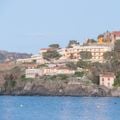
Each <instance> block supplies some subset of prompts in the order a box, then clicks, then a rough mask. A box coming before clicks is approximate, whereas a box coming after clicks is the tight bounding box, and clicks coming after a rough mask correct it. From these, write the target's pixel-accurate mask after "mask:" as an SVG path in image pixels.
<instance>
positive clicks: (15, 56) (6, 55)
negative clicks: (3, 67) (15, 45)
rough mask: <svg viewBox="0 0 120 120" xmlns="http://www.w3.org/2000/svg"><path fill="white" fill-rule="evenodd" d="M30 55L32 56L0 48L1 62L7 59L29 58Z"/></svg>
mask: <svg viewBox="0 0 120 120" xmlns="http://www.w3.org/2000/svg"><path fill="white" fill-rule="evenodd" d="M28 57H31V54H27V53H17V52H8V51H4V50H0V63H1V62H4V61H6V60H16V59H21V58H28Z"/></svg>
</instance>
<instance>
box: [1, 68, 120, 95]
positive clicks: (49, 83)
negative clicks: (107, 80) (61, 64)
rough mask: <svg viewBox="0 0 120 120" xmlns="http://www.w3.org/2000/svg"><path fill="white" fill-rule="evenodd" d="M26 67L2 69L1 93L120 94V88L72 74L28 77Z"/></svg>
mask: <svg viewBox="0 0 120 120" xmlns="http://www.w3.org/2000/svg"><path fill="white" fill-rule="evenodd" d="M23 73H24V68H19V67H15V68H12V69H11V70H8V71H5V72H4V71H0V94H1V95H44V96H47V95H51V96H101V97H106V96H114V97H117V96H120V88H114V89H112V90H110V89H107V88H106V87H103V86H98V85H95V84H93V83H92V82H88V80H86V79H85V78H84V79H78V78H76V77H72V76H66V77H65V76H63V75H62V76H56V77H55V76H44V77H41V78H37V79H26V78H25V76H24V75H23Z"/></svg>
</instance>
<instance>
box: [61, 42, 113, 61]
mask: <svg viewBox="0 0 120 120" xmlns="http://www.w3.org/2000/svg"><path fill="white" fill-rule="evenodd" d="M112 49H113V47H112V46H107V45H97V44H96V45H88V46H83V45H82V46H80V45H79V46H74V47H73V48H64V49H61V50H59V52H60V54H61V55H62V57H61V59H80V52H81V51H89V52H91V54H92V59H91V61H92V62H103V61H104V59H103V54H104V53H105V52H107V51H112Z"/></svg>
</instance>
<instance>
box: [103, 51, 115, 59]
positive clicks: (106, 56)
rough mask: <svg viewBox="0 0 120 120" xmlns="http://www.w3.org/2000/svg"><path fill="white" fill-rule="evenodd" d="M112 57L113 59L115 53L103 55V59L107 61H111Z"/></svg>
mask: <svg viewBox="0 0 120 120" xmlns="http://www.w3.org/2000/svg"><path fill="white" fill-rule="evenodd" d="M112 57H113V52H110V51H108V52H105V53H104V54H103V58H104V59H105V60H111V59H112Z"/></svg>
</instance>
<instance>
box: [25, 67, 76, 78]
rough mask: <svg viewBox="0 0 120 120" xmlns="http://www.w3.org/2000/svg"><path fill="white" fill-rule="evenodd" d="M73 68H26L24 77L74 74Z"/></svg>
mask: <svg viewBox="0 0 120 120" xmlns="http://www.w3.org/2000/svg"><path fill="white" fill-rule="evenodd" d="M74 73H75V71H74V70H69V69H67V68H60V67H53V68H42V69H26V72H25V75H26V78H36V77H39V76H44V75H57V74H74Z"/></svg>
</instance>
